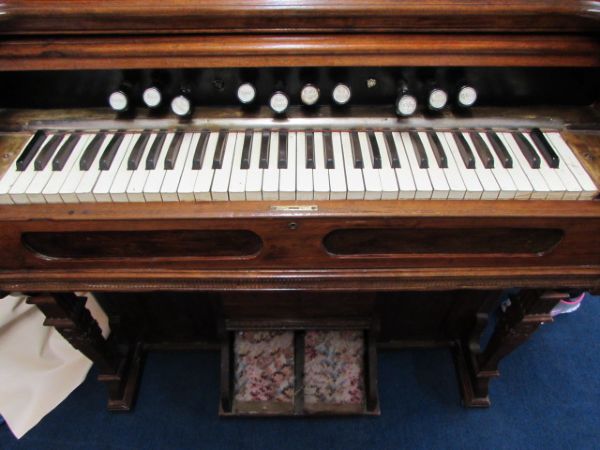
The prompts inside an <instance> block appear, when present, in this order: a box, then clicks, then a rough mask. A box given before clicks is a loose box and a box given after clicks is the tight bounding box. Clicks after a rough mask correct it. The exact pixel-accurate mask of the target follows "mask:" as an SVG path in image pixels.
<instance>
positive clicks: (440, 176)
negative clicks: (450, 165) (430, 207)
mask: <svg viewBox="0 0 600 450" xmlns="http://www.w3.org/2000/svg"><path fill="white" fill-rule="evenodd" d="M417 134H418V135H419V139H421V143H422V144H423V148H424V149H425V154H426V155H427V161H428V162H429V167H428V168H427V173H428V174H429V180H430V181H431V185H432V186H433V193H432V194H431V198H432V199H434V200H438V199H447V198H448V195H449V194H450V186H449V185H448V180H446V175H445V174H444V170H443V169H441V168H440V167H438V165H437V159H436V158H435V155H434V154H433V149H432V148H431V145H430V144H429V138H428V137H427V133H425V132H424V131H419V132H418V133H417Z"/></svg>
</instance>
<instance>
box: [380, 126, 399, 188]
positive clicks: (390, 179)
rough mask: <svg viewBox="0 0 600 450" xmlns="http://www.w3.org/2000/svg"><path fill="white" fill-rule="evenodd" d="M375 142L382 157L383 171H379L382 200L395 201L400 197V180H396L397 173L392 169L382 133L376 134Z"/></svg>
mask: <svg viewBox="0 0 600 450" xmlns="http://www.w3.org/2000/svg"><path fill="white" fill-rule="evenodd" d="M375 140H376V141H377V145H378V147H379V154H380V155H381V169H379V179H380V181H381V198H382V199H383V200H388V199H389V200H395V199H397V198H398V195H399V188H398V180H397V179H396V171H395V170H394V169H393V168H392V161H391V160H390V155H389V153H388V152H387V145H386V143H385V138H384V137H383V133H382V132H381V131H376V132H375Z"/></svg>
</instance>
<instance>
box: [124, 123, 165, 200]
mask: <svg viewBox="0 0 600 450" xmlns="http://www.w3.org/2000/svg"><path fill="white" fill-rule="evenodd" d="M157 137H158V133H152V134H151V135H150V138H149V139H148V142H147V143H146V148H145V149H144V152H143V153H142V157H141V159H140V163H139V165H138V168H137V170H134V171H132V172H133V173H132V174H131V177H130V179H129V183H128V184H127V190H126V194H127V200H128V201H130V202H145V201H146V199H145V198H144V186H145V185H146V180H147V179H148V176H149V175H150V172H152V171H151V170H149V169H147V168H146V159H147V158H148V153H150V149H151V148H152V146H153V145H154V141H155V140H156V138H157Z"/></svg>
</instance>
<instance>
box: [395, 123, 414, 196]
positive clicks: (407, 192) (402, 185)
mask: <svg viewBox="0 0 600 450" xmlns="http://www.w3.org/2000/svg"><path fill="white" fill-rule="evenodd" d="M392 139H393V141H394V145H395V147H396V151H397V153H398V161H399V162H400V167H397V168H396V169H394V171H395V172H396V179H397V180H398V198H399V199H406V200H410V199H413V198H415V196H416V195H417V187H416V185H415V180H414V178H413V174H412V171H411V169H410V163H409V162H408V156H407V155H406V149H405V148H404V144H403V143H402V138H401V137H400V133H397V132H394V133H392ZM390 151H394V149H390Z"/></svg>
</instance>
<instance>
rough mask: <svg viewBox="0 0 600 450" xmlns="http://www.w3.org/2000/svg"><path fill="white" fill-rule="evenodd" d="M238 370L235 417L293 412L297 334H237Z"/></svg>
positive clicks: (235, 361)
mask: <svg viewBox="0 0 600 450" xmlns="http://www.w3.org/2000/svg"><path fill="white" fill-rule="evenodd" d="M234 367H235V369H234V370H235V374H234V408H233V409H234V413H238V414H253V413H255V414H289V413H292V412H293V410H294V333H293V332H291V331H237V332H236V333H235V341H234Z"/></svg>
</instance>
